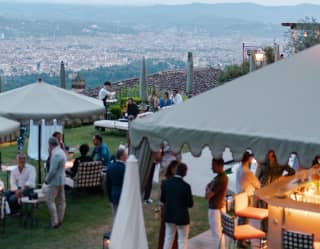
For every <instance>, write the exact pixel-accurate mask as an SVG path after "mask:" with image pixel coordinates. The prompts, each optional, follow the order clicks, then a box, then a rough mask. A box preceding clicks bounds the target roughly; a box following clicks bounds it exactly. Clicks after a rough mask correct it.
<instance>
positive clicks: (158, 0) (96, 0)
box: [0, 0, 320, 5]
mask: <svg viewBox="0 0 320 249" xmlns="http://www.w3.org/2000/svg"><path fill="white" fill-rule="evenodd" d="M1 2H23V3H25V2H26V3H27V2H38V3H44V2H46V3H67V4H89V3H90V4H112V5H153V4H188V3H193V2H202V3H227V2H232V3H240V2H253V3H257V4H262V5H296V4H301V3H313V4H320V0H13V1H12V0H11V1H10V0H0V3H1Z"/></svg>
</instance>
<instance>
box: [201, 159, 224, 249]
mask: <svg viewBox="0 0 320 249" xmlns="http://www.w3.org/2000/svg"><path fill="white" fill-rule="evenodd" d="M223 166H224V161H223V159H222V158H217V159H216V158H213V159H212V171H213V173H216V174H217V175H216V177H215V178H214V179H213V180H212V181H211V182H209V183H208V185H207V187H206V193H205V198H206V199H207V200H208V204H209V210H208V220H209V226H210V230H211V233H212V237H213V241H214V247H213V248H214V249H224V248H225V244H224V236H223V234H222V226H221V209H222V208H223V207H224V200H225V197H226V194H227V186H228V177H227V175H226V174H225V172H224V170H223Z"/></svg>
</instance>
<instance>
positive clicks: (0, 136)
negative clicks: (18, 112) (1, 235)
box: [0, 117, 20, 143]
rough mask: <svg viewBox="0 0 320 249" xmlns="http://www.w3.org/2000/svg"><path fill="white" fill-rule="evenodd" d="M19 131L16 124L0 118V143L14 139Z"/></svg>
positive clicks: (18, 125) (18, 126)
mask: <svg viewBox="0 0 320 249" xmlns="http://www.w3.org/2000/svg"><path fill="white" fill-rule="evenodd" d="M19 129H20V124H19V123H18V122H16V121H13V120H10V119H6V118H4V117H0V143H1V142H6V141H10V140H13V139H15V138H16V137H17V135H18V134H19Z"/></svg>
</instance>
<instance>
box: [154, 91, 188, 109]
mask: <svg viewBox="0 0 320 249" xmlns="http://www.w3.org/2000/svg"><path fill="white" fill-rule="evenodd" d="M182 102H183V98H182V96H181V94H180V93H179V92H178V90H177V89H173V91H172V95H171V96H169V92H168V91H165V92H164V93H163V97H162V98H159V96H158V93H157V91H156V90H155V89H154V90H153V91H152V94H151V96H150V97H149V111H151V112H156V111H158V110H159V109H161V108H164V107H167V106H171V105H177V104H181V103H182Z"/></svg>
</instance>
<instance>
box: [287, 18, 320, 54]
mask: <svg viewBox="0 0 320 249" xmlns="http://www.w3.org/2000/svg"><path fill="white" fill-rule="evenodd" d="M287 36H288V38H289V39H288V40H289V42H288V44H287V52H289V53H292V52H300V51H302V50H304V49H306V48H310V47H312V46H314V45H316V44H319V43H320V23H318V22H317V20H316V18H314V17H305V18H304V19H302V20H301V21H300V22H299V23H297V24H296V26H295V27H293V28H291V31H289V32H287Z"/></svg>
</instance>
